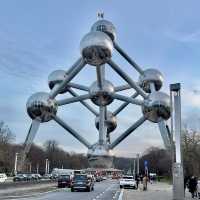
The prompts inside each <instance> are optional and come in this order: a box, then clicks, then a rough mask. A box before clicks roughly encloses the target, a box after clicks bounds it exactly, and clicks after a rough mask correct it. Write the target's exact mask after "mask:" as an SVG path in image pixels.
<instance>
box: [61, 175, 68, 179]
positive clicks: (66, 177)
mask: <svg viewBox="0 0 200 200" xmlns="http://www.w3.org/2000/svg"><path fill="white" fill-rule="evenodd" d="M59 179H69V175H61V176H60V177H59Z"/></svg>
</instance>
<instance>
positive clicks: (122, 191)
mask: <svg viewBox="0 0 200 200" xmlns="http://www.w3.org/2000/svg"><path fill="white" fill-rule="evenodd" d="M123 194H124V189H122V190H121V192H120V194H119V198H118V200H122V198H123Z"/></svg>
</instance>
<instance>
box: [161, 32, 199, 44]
mask: <svg viewBox="0 0 200 200" xmlns="http://www.w3.org/2000/svg"><path fill="white" fill-rule="evenodd" d="M165 35H166V36H167V37H168V38H170V39H172V40H176V41H178V42H182V43H199V42H200V30H195V31H193V32H190V33H182V32H178V31H169V30H168V31H166V32H165Z"/></svg>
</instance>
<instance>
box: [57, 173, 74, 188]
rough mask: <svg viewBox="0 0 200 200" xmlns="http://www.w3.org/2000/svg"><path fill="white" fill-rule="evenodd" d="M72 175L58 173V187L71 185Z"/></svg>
mask: <svg viewBox="0 0 200 200" xmlns="http://www.w3.org/2000/svg"><path fill="white" fill-rule="evenodd" d="M71 183H72V177H71V176H70V175H60V176H59V177H58V187H59V188H61V187H69V188H70V187H71Z"/></svg>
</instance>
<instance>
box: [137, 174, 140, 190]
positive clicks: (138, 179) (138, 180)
mask: <svg viewBox="0 0 200 200" xmlns="http://www.w3.org/2000/svg"><path fill="white" fill-rule="evenodd" d="M139 182H140V178H139V175H136V187H137V189H138V185H139Z"/></svg>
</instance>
